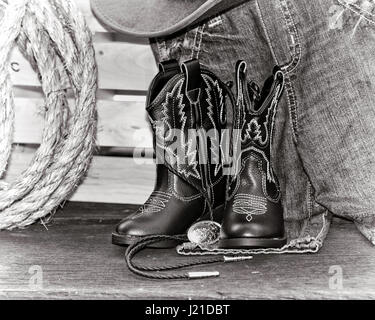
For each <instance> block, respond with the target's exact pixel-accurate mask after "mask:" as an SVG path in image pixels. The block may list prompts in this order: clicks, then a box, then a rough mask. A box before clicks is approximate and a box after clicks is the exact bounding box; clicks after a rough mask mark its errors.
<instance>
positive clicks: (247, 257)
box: [224, 256, 253, 262]
mask: <svg viewBox="0 0 375 320" xmlns="http://www.w3.org/2000/svg"><path fill="white" fill-rule="evenodd" d="M252 258H253V256H238V257H230V256H224V262H236V261H244V260H251V259H252Z"/></svg>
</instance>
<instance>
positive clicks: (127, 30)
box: [91, 0, 244, 38]
mask: <svg viewBox="0 0 375 320" xmlns="http://www.w3.org/2000/svg"><path fill="white" fill-rule="evenodd" d="M243 1H244V0H242V2H243ZM233 2H237V3H238V2H241V1H238V0H237V1H233V0H232V1H228V0H126V1H125V0H91V9H92V11H93V13H94V14H95V16H96V17H97V18H98V20H99V21H101V22H102V23H103V24H105V25H107V26H108V27H110V28H111V29H113V30H115V31H117V32H120V33H123V34H126V35H129V36H133V37H140V38H157V37H162V36H167V35H170V34H173V33H175V32H177V31H179V30H181V29H184V28H186V27H188V26H189V25H191V24H193V23H194V22H197V21H198V20H200V19H202V18H203V17H205V16H207V14H208V13H209V12H212V10H213V9H215V8H216V11H217V10H218V8H220V7H222V6H223V4H224V3H226V7H228V3H229V4H233Z"/></svg>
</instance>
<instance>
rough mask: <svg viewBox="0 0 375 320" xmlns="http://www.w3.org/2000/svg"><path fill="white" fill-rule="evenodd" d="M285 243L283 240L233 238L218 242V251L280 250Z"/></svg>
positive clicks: (285, 240) (284, 239)
mask: <svg viewBox="0 0 375 320" xmlns="http://www.w3.org/2000/svg"><path fill="white" fill-rule="evenodd" d="M286 243H287V239H286V237H284V238H233V239H221V240H219V248H220V249H267V248H281V247H282V246H284V245H285V244H286Z"/></svg>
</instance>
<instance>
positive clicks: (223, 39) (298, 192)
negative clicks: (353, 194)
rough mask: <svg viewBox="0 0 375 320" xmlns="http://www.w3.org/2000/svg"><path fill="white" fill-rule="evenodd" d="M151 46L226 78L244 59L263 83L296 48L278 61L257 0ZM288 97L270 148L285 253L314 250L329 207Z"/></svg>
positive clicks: (160, 56)
mask: <svg viewBox="0 0 375 320" xmlns="http://www.w3.org/2000/svg"><path fill="white" fill-rule="evenodd" d="M263 1H264V0H263ZM275 10H276V12H270V17H271V18H272V19H275V20H276V21H277V22H278V23H280V24H281V26H282V27H281V30H282V31H283V30H284V29H285V32H284V31H283V32H282V33H283V36H282V39H284V40H285V39H288V37H289V32H288V24H287V23H286V22H285V19H284V17H283V12H282V10H281V8H279V7H277V8H276V9H275ZM275 10H274V11H275ZM275 44H276V45H278V44H277V43H275ZM284 44H287V41H285V43H282V45H284ZM152 48H153V51H154V54H155V57H156V60H157V61H163V60H168V59H172V58H174V59H177V60H179V61H180V62H182V61H184V60H187V59H191V58H199V60H200V62H201V63H202V64H203V65H204V66H206V67H208V68H209V69H211V70H212V71H213V72H215V73H216V74H217V75H219V76H220V77H221V78H222V80H224V81H228V80H232V81H233V80H234V70H235V64H236V61H237V60H239V59H243V60H245V61H246V62H247V63H248V74H249V77H250V78H251V79H253V80H255V81H256V82H258V83H259V84H262V83H263V81H264V80H265V79H266V78H267V77H268V76H269V75H270V74H271V73H272V69H273V67H274V66H275V64H277V63H280V64H282V65H286V66H289V65H290V66H292V64H293V63H294V60H295V53H296V50H295V48H294V47H293V48H289V46H288V45H285V48H284V49H285V51H286V52H287V54H284V55H283V57H282V58H283V59H279V60H280V61H278V60H277V59H276V57H275V52H274V51H273V49H272V47H271V46H270V39H269V35H268V33H267V30H266V27H265V22H264V20H263V16H262V12H261V8H260V6H259V4H258V2H257V1H254V0H251V1H249V2H246V3H244V4H243V5H241V6H238V7H236V8H234V9H231V10H230V11H228V12H225V13H223V14H221V15H219V16H217V17H215V18H213V19H211V20H209V21H206V22H204V23H202V24H200V25H199V26H195V27H193V28H191V29H190V30H187V31H185V32H183V33H181V34H177V35H174V36H173V37H170V38H165V39H154V40H152ZM290 99H291V97H290V96H289V95H287V94H284V97H283V99H282V101H281V102H280V104H279V109H278V112H277V116H276V119H275V137H274V142H275V143H274V145H273V152H272V163H273V166H274V167H275V170H276V174H277V176H278V178H279V182H280V188H281V192H282V197H283V206H284V220H285V224H286V232H287V236H288V245H287V246H286V247H285V248H284V249H283V250H282V252H290V251H294V250H295V251H297V252H316V251H317V250H318V249H319V248H320V247H321V245H322V242H323V239H324V237H325V235H326V234H327V231H328V227H329V214H328V211H327V209H326V208H324V207H322V206H320V205H318V204H317V203H316V202H315V201H314V192H313V188H312V186H311V183H310V180H309V178H308V176H307V175H306V173H305V170H304V167H303V164H302V162H301V159H300V156H299V154H298V152H297V149H296V145H295V141H294V133H293V130H292V121H293V120H292V116H291V110H290V108H289V106H290V101H289V100H290ZM271 251H272V250H271ZM273 251H275V250H273ZM276 251H277V250H276Z"/></svg>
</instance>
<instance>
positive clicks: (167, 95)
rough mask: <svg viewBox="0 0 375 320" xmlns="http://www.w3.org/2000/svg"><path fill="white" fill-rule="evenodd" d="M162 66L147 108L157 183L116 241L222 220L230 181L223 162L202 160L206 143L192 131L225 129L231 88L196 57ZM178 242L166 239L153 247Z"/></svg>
mask: <svg viewBox="0 0 375 320" xmlns="http://www.w3.org/2000/svg"><path fill="white" fill-rule="evenodd" d="M159 69H160V71H159V73H158V75H157V76H156V77H155V78H154V80H153V81H152V83H151V86H150V89H149V92H148V98H147V108H146V110H147V112H148V115H149V119H150V122H151V126H152V130H153V137H154V151H155V154H156V161H157V165H156V182H155V187H154V191H153V192H152V194H151V195H150V197H149V198H148V200H147V201H146V202H145V204H144V205H143V206H141V207H140V208H139V209H138V210H137V211H136V212H135V213H134V214H132V215H131V216H130V217H128V218H126V219H124V220H123V221H121V222H120V224H119V225H118V226H117V228H116V231H115V232H114V233H113V234H112V242H113V243H114V244H117V245H129V244H131V243H133V242H135V241H137V240H140V239H141V238H143V237H145V236H150V235H179V234H183V233H185V232H186V231H187V229H188V228H189V227H190V225H192V224H193V223H194V222H196V221H197V220H199V219H206V218H211V219H214V220H217V221H221V219H222V211H223V207H224V199H225V192H226V179H225V178H224V177H223V175H222V168H221V164H220V161H217V163H211V161H209V162H207V163H204V162H203V163H201V162H199V154H200V151H202V150H203V148H201V149H202V150H199V147H202V146H203V145H204V143H197V139H196V138H194V137H191V136H189V131H192V132H197V131H199V130H200V129H204V130H207V131H208V130H210V129H216V130H218V133H220V130H221V129H222V128H225V126H226V119H225V117H224V116H223V115H224V114H226V110H225V109H226V101H227V95H228V92H229V90H228V88H227V87H226V85H225V84H223V83H222V82H221V81H220V80H219V79H218V78H217V77H216V76H215V75H214V74H212V73H210V72H209V71H207V70H205V69H201V68H200V65H199V63H198V61H196V60H192V61H189V62H186V63H184V64H183V65H182V66H181V69H180V67H179V65H178V64H177V62H176V61H169V62H164V63H162V64H161V65H160V68H159ZM232 100H233V99H232ZM176 133H177V134H176ZM190 134H191V133H190ZM176 138H178V139H180V140H179V141H178V143H176ZM198 142H199V140H198ZM175 147H176V148H175ZM176 149H177V150H176ZM209 153H210V152H209ZM178 243H179V242H178V241H176V240H165V241H162V242H159V243H157V244H155V245H152V246H154V247H172V246H175V245H177V244H178Z"/></svg>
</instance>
